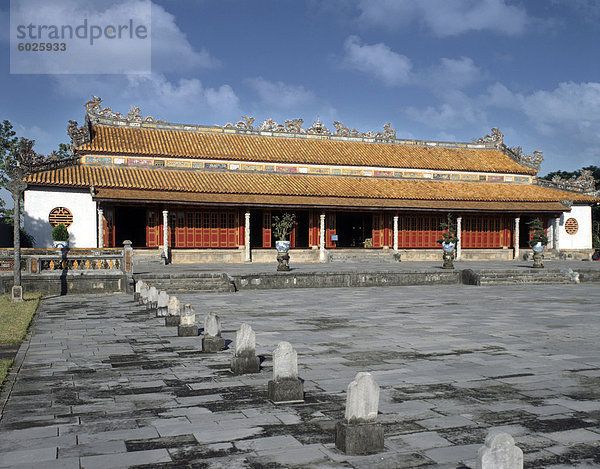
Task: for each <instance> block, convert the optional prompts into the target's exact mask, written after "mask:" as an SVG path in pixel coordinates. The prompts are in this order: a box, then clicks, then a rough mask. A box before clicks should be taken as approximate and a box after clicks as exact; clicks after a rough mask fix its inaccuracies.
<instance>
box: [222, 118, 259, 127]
mask: <svg viewBox="0 0 600 469" xmlns="http://www.w3.org/2000/svg"><path fill="white" fill-rule="evenodd" d="M252 124H254V117H248V116H242V120H241V121H237V122H236V123H235V124H232V123H231V122H228V123H227V124H225V126H224V127H223V128H225V129H229V128H236V129H242V130H254V126H253V125H252Z"/></svg>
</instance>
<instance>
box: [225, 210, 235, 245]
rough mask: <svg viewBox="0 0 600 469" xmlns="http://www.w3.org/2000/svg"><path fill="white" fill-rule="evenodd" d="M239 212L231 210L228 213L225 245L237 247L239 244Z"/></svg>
mask: <svg viewBox="0 0 600 469" xmlns="http://www.w3.org/2000/svg"><path fill="white" fill-rule="evenodd" d="M237 228H238V214H237V213H236V212H229V213H228V214H227V243H226V245H225V247H228V248H235V247H237V245H238V237H237V235H238V229H237Z"/></svg>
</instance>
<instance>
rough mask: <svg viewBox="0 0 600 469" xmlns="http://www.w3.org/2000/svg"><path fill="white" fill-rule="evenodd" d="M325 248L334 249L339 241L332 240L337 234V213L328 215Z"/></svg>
mask: <svg viewBox="0 0 600 469" xmlns="http://www.w3.org/2000/svg"><path fill="white" fill-rule="evenodd" d="M325 225H326V228H325V247H326V248H334V247H336V246H337V241H333V240H332V239H331V237H332V236H334V235H335V234H337V233H336V222H335V213H328V214H327V217H326V219H325Z"/></svg>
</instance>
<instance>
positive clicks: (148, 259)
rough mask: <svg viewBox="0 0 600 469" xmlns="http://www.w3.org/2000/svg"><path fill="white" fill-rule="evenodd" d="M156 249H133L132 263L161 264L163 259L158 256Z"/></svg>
mask: <svg viewBox="0 0 600 469" xmlns="http://www.w3.org/2000/svg"><path fill="white" fill-rule="evenodd" d="M160 254H161V253H160V251H159V250H158V249H152V250H147V249H134V250H133V263H134V264H160V265H163V264H164V262H163V259H162V258H161V256H160Z"/></svg>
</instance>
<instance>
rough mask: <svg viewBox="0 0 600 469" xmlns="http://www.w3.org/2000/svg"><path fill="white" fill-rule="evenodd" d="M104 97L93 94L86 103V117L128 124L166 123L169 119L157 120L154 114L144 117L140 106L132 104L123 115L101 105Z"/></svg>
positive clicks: (92, 120)
mask: <svg viewBox="0 0 600 469" xmlns="http://www.w3.org/2000/svg"><path fill="white" fill-rule="evenodd" d="M101 103H102V98H99V97H98V96H93V95H92V99H90V100H89V101H87V102H86V103H85V113H86V118H89V119H90V121H91V122H92V123H93V124H95V123H96V122H98V121H99V120H100V119H101V118H104V119H111V120H117V121H121V122H124V123H126V124H130V123H142V122H156V123H163V124H166V123H168V121H166V120H163V119H158V120H155V119H154V117H152V116H147V117H146V118H145V119H144V118H143V117H142V113H141V111H140V108H139V107H137V106H133V105H132V106H131V109H130V110H129V111H128V112H127V115H126V116H123V114H121V113H120V112H114V111H113V110H112V109H111V108H109V107H105V108H102V106H101ZM99 118H100V119H99Z"/></svg>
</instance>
